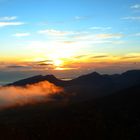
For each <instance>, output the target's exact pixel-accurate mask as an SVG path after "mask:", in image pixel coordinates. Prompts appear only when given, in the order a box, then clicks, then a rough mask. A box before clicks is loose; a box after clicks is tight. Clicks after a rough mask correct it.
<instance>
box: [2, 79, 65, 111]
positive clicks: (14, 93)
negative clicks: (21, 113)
mask: <svg viewBox="0 0 140 140" xmlns="http://www.w3.org/2000/svg"><path fill="white" fill-rule="evenodd" d="M60 92H63V89H62V88H60V87H57V86H55V85H54V84H52V83H49V82H48V81H44V82H40V83H36V84H32V85H27V86H26V87H16V86H9V87H0V109H3V108H8V107H13V106H23V105H26V104H35V103H38V102H44V101H48V100H52V99H53V95H56V94H59V93H60Z"/></svg>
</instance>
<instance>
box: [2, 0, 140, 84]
mask: <svg viewBox="0 0 140 140" xmlns="http://www.w3.org/2000/svg"><path fill="white" fill-rule="evenodd" d="M139 68H140V1H139V0H131V1H130V0H123V1H122V0H106V1H103V0H67V1H66V0H20V1H19V0H0V82H9V81H14V80H17V79H20V78H23V77H28V76H31V75H36V74H50V73H51V74H54V75H56V76H57V77H60V78H73V77H76V76H79V75H81V74H85V73H90V72H92V71H97V72H100V73H109V74H111V73H120V72H123V71H126V70H129V69H139Z"/></svg>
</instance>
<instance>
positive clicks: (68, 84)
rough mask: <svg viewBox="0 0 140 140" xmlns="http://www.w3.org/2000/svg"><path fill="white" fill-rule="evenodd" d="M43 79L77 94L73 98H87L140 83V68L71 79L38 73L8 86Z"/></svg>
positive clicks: (95, 73)
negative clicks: (119, 72) (66, 79)
mask: <svg viewBox="0 0 140 140" xmlns="http://www.w3.org/2000/svg"><path fill="white" fill-rule="evenodd" d="M41 81H49V82H51V83H53V84H55V85H56V86H61V87H63V88H64V89H65V91H66V92H67V93H68V94H74V95H75V96H74V97H72V99H73V100H87V99H90V98H97V97H102V96H106V95H109V94H112V93H115V92H117V91H120V90H122V89H125V88H129V87H132V86H135V85H137V84H139V83H140V70H130V71H126V72H124V73H122V74H113V75H108V74H99V73H97V72H92V73H90V74H86V75H82V76H79V77H77V78H75V79H72V80H69V81H64V80H61V79H58V78H56V77H55V76H54V75H46V76H42V75H37V76H33V77H30V78H27V79H23V80H19V81H16V82H14V83H11V84H8V85H6V86H26V85H27V84H34V83H38V82H41Z"/></svg>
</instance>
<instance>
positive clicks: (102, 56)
mask: <svg viewBox="0 0 140 140" xmlns="http://www.w3.org/2000/svg"><path fill="white" fill-rule="evenodd" d="M106 57H109V56H108V55H97V56H92V57H91V58H106Z"/></svg>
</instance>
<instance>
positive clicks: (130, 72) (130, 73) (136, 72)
mask: <svg viewBox="0 0 140 140" xmlns="http://www.w3.org/2000/svg"><path fill="white" fill-rule="evenodd" d="M122 75H140V70H129V71H126V72H124V73H122Z"/></svg>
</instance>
